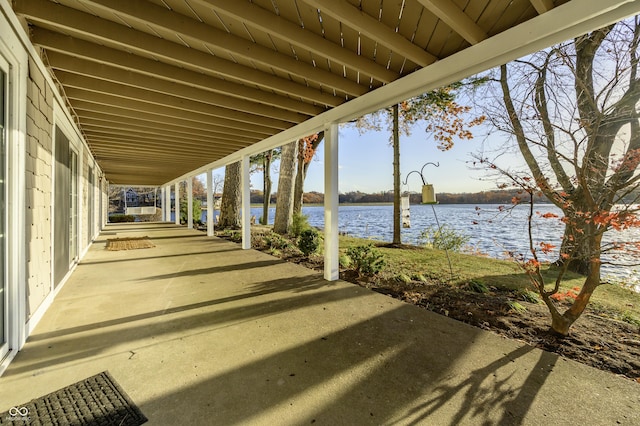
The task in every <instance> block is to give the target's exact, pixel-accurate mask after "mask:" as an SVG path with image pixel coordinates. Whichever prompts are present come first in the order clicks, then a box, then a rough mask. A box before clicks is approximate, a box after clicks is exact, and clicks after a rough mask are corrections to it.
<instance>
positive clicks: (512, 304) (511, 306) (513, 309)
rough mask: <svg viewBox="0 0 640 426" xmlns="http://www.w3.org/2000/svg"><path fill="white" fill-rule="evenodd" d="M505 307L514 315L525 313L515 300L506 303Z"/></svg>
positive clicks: (525, 309)
mask: <svg viewBox="0 0 640 426" xmlns="http://www.w3.org/2000/svg"><path fill="white" fill-rule="evenodd" d="M507 306H508V307H509V312H514V313H516V314H522V313H524V312H526V311H527V308H525V307H524V306H523V305H522V304H520V303H519V302H516V301H515V300H514V301H510V302H507Z"/></svg>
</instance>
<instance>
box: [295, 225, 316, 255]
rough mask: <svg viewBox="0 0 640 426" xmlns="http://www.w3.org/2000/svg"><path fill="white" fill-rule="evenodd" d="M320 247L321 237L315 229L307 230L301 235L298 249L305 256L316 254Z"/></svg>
mask: <svg viewBox="0 0 640 426" xmlns="http://www.w3.org/2000/svg"><path fill="white" fill-rule="evenodd" d="M319 246H320V235H319V234H318V231H316V230H315V229H312V228H309V229H305V230H304V231H302V232H301V233H300V237H299V240H298V248H299V249H300V251H301V252H302V254H304V255H305V256H307V257H308V256H309V255H310V254H311V253H315V252H316V250H318V247H319Z"/></svg>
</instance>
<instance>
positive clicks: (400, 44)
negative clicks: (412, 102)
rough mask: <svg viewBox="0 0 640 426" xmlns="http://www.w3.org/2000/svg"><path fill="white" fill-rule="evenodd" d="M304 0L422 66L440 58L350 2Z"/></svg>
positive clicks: (341, 0)
mask: <svg viewBox="0 0 640 426" xmlns="http://www.w3.org/2000/svg"><path fill="white" fill-rule="evenodd" d="M303 1H304V2H305V3H307V4H309V5H311V6H313V7H315V8H317V9H318V10H319V11H320V13H321V14H326V15H329V16H331V17H332V18H334V19H336V20H337V21H340V22H341V23H342V24H343V25H347V26H349V27H351V28H353V29H355V30H356V31H358V32H360V33H362V34H364V35H366V36H367V37H369V38H370V39H372V40H375V41H377V42H378V43H380V44H382V45H383V46H387V47H388V48H389V49H391V50H392V51H394V52H396V53H399V54H400V55H402V56H404V57H406V58H407V59H409V60H411V61H412V62H415V63H416V64H418V65H420V66H423V67H424V66H427V65H429V64H431V63H433V62H435V61H436V60H437V59H438V58H436V57H435V56H434V55H432V54H430V53H429V52H427V51H425V50H424V49H422V48H421V47H420V46H417V45H415V44H413V43H412V42H411V41H410V40H408V39H406V38H404V36H403V35H401V34H400V33H398V32H396V31H394V30H393V29H392V28H389V27H388V26H386V25H385V24H383V23H382V22H380V21H378V20H377V19H376V18H374V17H372V16H369V15H367V14H366V13H364V12H363V11H362V10H360V9H359V8H357V7H356V6H354V5H352V4H350V3H349V2H346V1H343V0H303Z"/></svg>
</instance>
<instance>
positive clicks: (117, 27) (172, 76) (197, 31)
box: [13, 0, 578, 185]
mask: <svg viewBox="0 0 640 426" xmlns="http://www.w3.org/2000/svg"><path fill="white" fill-rule="evenodd" d="M572 1H574V2H575V1H578V0H572ZM566 2H567V0H555V1H554V0H252V1H247V0H126V1H124V0H57V1H53V0H17V1H14V3H13V7H14V11H15V13H16V15H17V16H18V17H19V18H20V20H21V21H22V23H23V25H24V26H26V27H27V29H28V32H29V35H30V37H31V41H32V43H33V44H34V45H35V46H37V47H39V48H41V53H42V58H43V60H44V62H45V64H47V65H48V66H49V67H50V70H51V72H52V74H53V75H54V80H55V81H57V82H59V84H60V88H61V91H62V92H63V96H64V97H65V98H66V99H67V100H68V103H69V105H70V107H71V108H72V110H73V113H74V114H75V116H76V119H77V123H78V126H79V128H80V130H81V132H82V133H83V134H84V136H85V138H86V141H87V143H88V145H89V147H90V149H91V151H92V153H93V155H94V156H95V158H96V160H97V161H98V163H99V164H100V167H101V168H102V169H103V171H104V172H105V174H106V177H107V179H109V180H110V181H111V182H112V183H116V184H117V183H122V184H138V185H161V184H164V183H166V182H169V181H171V180H172V179H175V178H176V177H179V176H182V175H184V174H185V173H188V172H190V171H192V170H195V169H197V168H199V167H202V166H204V165H206V164H209V163H212V162H214V161H218V160H220V159H223V158H225V157H226V156H228V155H230V154H232V153H234V152H237V151H238V150H240V149H242V148H246V147H248V146H251V145H253V144H255V143H257V142H260V141H262V140H264V139H266V138H268V137H270V136H272V135H275V134H278V133H279V132H282V131H283V130H286V129H289V128H291V127H293V126H295V125H296V124H298V123H302V122H304V121H306V120H308V119H310V118H311V117H314V116H317V115H319V114H321V113H323V112H325V111H328V110H330V109H331V108H334V107H336V106H338V105H341V104H343V103H346V102H349V101H351V100H354V99H356V98H358V97H359V96H362V95H364V94H366V93H368V92H371V91H374V90H376V89H377V88H379V87H381V86H384V85H386V84H389V83H391V82H393V81H395V80H398V79H400V78H402V77H403V76H406V75H408V74H411V73H413V72H415V71H416V70H419V69H421V68H424V67H427V66H429V65H430V64H433V63H434V62H436V61H439V60H441V59H443V58H446V57H448V56H451V55H453V54H455V53H457V52H459V51H462V50H464V49H466V48H468V47H469V46H472V45H474V44H477V43H479V42H481V41H483V40H485V39H487V38H491V37H493V36H495V35H497V34H500V33H501V32H503V31H505V30H507V29H510V28H512V27H514V26H516V25H518V24H520V23H522V22H525V21H527V20H530V19H532V18H534V17H536V16H537V15H539V14H544V13H546V12H548V11H549V10H551V9H553V8H554V7H558V6H560V5H561V4H563V3H566Z"/></svg>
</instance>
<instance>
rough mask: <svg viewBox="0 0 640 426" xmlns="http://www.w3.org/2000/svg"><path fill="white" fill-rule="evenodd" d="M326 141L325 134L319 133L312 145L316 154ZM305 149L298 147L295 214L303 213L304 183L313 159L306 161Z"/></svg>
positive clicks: (294, 195)
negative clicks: (324, 140) (323, 140)
mask: <svg viewBox="0 0 640 426" xmlns="http://www.w3.org/2000/svg"><path fill="white" fill-rule="evenodd" d="M322 139H324V132H320V133H318V137H317V138H316V139H315V140H314V141H313V142H312V143H311V150H312V152H313V153H314V154H315V151H316V149H318V146H319V145H320V142H322ZM303 143H304V142H303ZM303 150H304V147H303V146H301V145H298V172H297V174H296V186H295V189H294V192H293V214H294V215H295V214H301V213H302V204H303V201H302V198H303V196H304V181H305V179H306V178H307V170H309V164H311V158H307V159H305V156H304V154H305V153H304V151H303Z"/></svg>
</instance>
